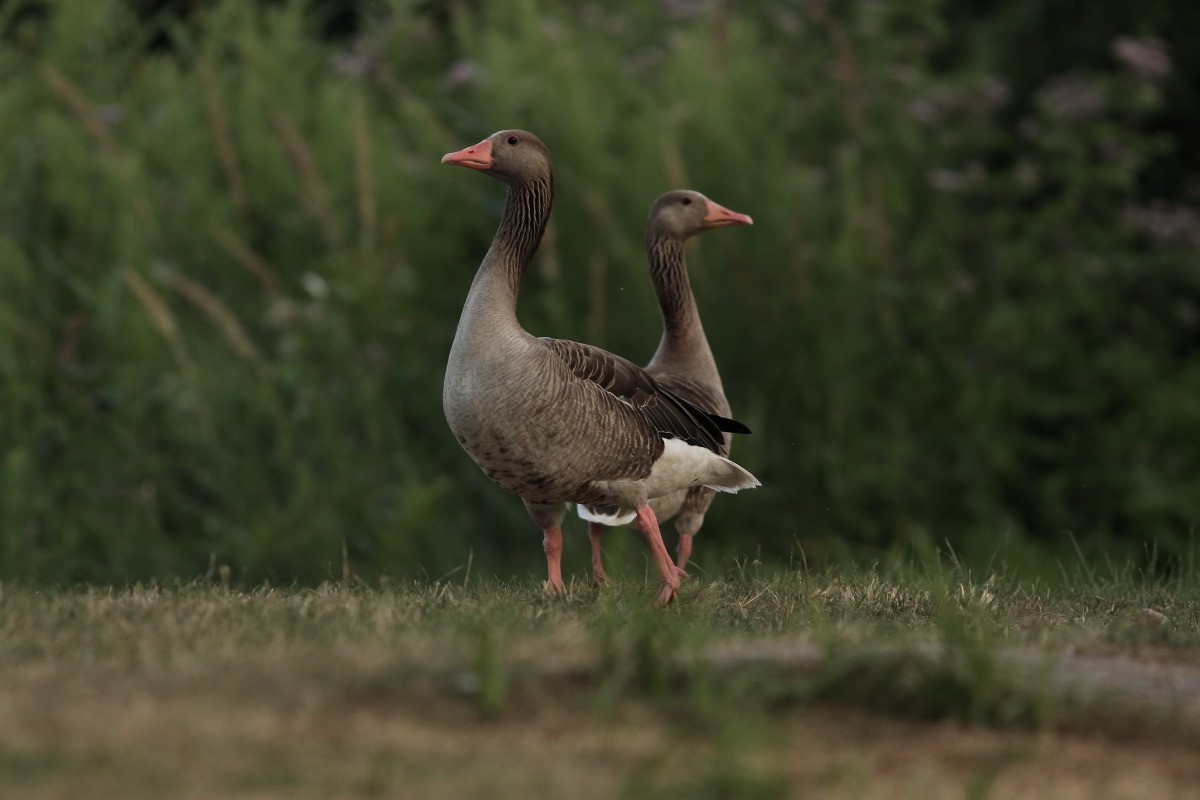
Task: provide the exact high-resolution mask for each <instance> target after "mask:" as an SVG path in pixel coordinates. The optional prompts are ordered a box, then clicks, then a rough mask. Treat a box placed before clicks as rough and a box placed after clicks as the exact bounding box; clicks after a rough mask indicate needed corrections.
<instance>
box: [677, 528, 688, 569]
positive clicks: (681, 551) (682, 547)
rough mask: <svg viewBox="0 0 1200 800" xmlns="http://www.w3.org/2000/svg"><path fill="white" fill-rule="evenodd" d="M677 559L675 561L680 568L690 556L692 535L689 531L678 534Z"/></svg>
mask: <svg viewBox="0 0 1200 800" xmlns="http://www.w3.org/2000/svg"><path fill="white" fill-rule="evenodd" d="M676 553H677V554H678V556H679V560H678V561H676V562H675V563H676V564H678V565H679V568H680V569H683V568H685V567H686V566H687V563H688V559H689V558H691V557H692V535H691V534H690V533H681V534H679V548H678V549H677V550H676Z"/></svg>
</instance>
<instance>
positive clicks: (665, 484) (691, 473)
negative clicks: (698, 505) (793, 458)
mask: <svg viewBox="0 0 1200 800" xmlns="http://www.w3.org/2000/svg"><path fill="white" fill-rule="evenodd" d="M663 445H664V446H663V454H662V456H661V457H660V458H659V459H658V461H655V462H654V466H653V467H652V468H651V470H650V477H649V478H648V479H647V480H646V483H647V484H648V488H650V489H651V491H650V496H651V497H658V496H660V495H664V494H669V493H670V492H673V491H675V490H677V489H684V488H689V487H692V486H707V487H708V488H709V489H714V490H716V491H718V492H731V493H732V492H740V491H741V490H742V489H753V488H754V487H756V486H761V485H762V484H761V483H759V482H758V478H755V477H754V476H753V475H751V474H750V473H749V472H748V471H746V470H745V469H744V468H742V467H740V466H738V465H737V464H735V463H733V462H732V461H730V460H729V459H728V458H724V457H722V456H719V455H717V454H716V453H714V452H713V451H711V450H709V449H708V448H707V447H700V446H699V445H692V444H688V443H687V442H685V441H683V440H682V439H663Z"/></svg>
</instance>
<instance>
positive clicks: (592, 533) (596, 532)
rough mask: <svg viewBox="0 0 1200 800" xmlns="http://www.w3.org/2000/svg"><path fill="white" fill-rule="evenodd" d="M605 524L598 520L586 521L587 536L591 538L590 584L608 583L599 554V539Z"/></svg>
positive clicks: (601, 584)
mask: <svg viewBox="0 0 1200 800" xmlns="http://www.w3.org/2000/svg"><path fill="white" fill-rule="evenodd" d="M607 527H608V526H607V525H601V524H600V523H599V522H589V523H588V536H589V537H591V540H592V585H593V586H603V585H604V584H606V583H608V576H607V575H605V574H604V561H603V558H602V557H601V554H600V539H601V537H603V536H604V529H605V528H607Z"/></svg>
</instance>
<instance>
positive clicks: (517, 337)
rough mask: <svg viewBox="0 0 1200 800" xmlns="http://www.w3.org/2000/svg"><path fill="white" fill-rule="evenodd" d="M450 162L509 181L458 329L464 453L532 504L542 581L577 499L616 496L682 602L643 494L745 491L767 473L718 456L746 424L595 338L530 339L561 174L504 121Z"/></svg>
mask: <svg viewBox="0 0 1200 800" xmlns="http://www.w3.org/2000/svg"><path fill="white" fill-rule="evenodd" d="M442 161H443V163H449V164H456V165H459V166H464V167H468V168H470V169H476V170H479V171H482V172H485V173H487V174H489V175H491V176H492V177H495V178H497V179H499V180H502V181H504V182H505V183H507V184H508V187H509V189H508V198H507V201H506V203H505V207H504V213H503V215H502V217H501V220H500V225H499V228H498V229H497V231H496V235H495V238H494V239H493V240H492V244H491V247H490V248H489V249H488V252H487V255H485V256H484V259H483V263H482V264H480V266H479V270H478V272H477V273H476V275H475V280H474V281H473V282H472V284H471V290H470V292H469V293H468V295H467V300H466V303H465V304H464V305H463V313H462V317H461V318H460V319H459V323H458V330H457V332H456V333H455V336H454V344H453V346H452V347H451V350H450V358H449V361H448V363H447V366H446V379H445V384H444V386H443V390H442V405H443V408H444V410H445V413H446V421H447V422H448V423H449V425H450V429H451V431H453V433H454V435H455V437H456V438H457V439H458V441H459V443H460V444H461V445H462V446H463V449H464V450H466V451H467V453H468V454H469V455H470V456H471V458H472V459H473V460H474V461H475V463H476V464H478V465H479V466H480V468H481V469H483V471H484V472H485V473H486V474H487V475H488V477H490V478H491V479H492V480H494V481H495V482H496V483H498V484H500V486H502V487H503V488H504V489H506V490H508V491H509V492H511V493H513V494H515V495H517V496H518V497H520V498H521V499H522V501H524V503H525V507H526V509H527V510H528V511H529V514H530V516H532V517H533V519H534V521H535V522H536V523H537V525H538V527H539V528H541V529H542V533H543V547H544V548H545V551H546V563H547V572H548V576H549V577H548V580H547V589H548V590H549V591H551V592H556V593H557V592H561V591H563V589H564V585H563V581H562V574H561V567H560V557H561V552H562V532H561V528H560V525H561V522H562V518H563V515H564V514H565V512H566V508H567V504H568V503H585V504H590V505H598V506H611V507H615V508H617V509H619V510H620V511H621V512H628V513H633V514H635V515H636V516H637V518H638V519H639V520H640V522H641V526H642V528H643V532H644V533H645V534H646V537H647V539H648V541H649V542H650V545H651V551H652V553H653V554H654V558H655V562H656V564H657V566H658V569H659V574H660V576H661V577H662V581H663V585H662V589H661V590H660V591H659V594H658V600H659V602H663V603H667V602H670V601H671V600H673V599H674V598H675V594H676V591H677V590H678V588H679V575H680V570H678V569H677V568H676V567H675V566H674V565H673V564H672V563H671V559H670V556H668V555H667V554H666V548H665V547H664V546H663V544H662V536H661V534H660V533H659V530H658V526H657V523H656V522H655V520H654V515H653V512H652V511H651V510H650V508H649V505H648V501H649V500H650V499H651V498H653V497H659V496H662V495H666V494H669V493H671V492H674V491H678V490H680V489H687V488H691V487H693V486H701V485H705V486H710V487H712V488H714V489H717V490H720V491H738V490H739V489H742V488H748V487H751V486H757V485H758V481H757V480H755V478H754V476H753V475H751V474H750V473H748V472H746V470H744V469H742V468H741V467H739V466H738V465H736V464H734V463H733V462H732V461H729V460H728V459H726V458H724V457H722V456H720V455H719V454H718V453H719V451H721V449H722V447H723V445H724V437H723V435H722V431H725V430H738V429H740V427H741V426H740V425H739V424H738V423H736V422H734V421H732V420H728V419H725V418H724V417H723V416H721V415H714V414H710V413H706V412H705V411H703V410H702V409H700V408H699V407H697V406H696V405H695V404H694V403H692V402H690V401H689V400H687V399H685V398H683V397H681V396H679V395H678V394H676V393H675V392H673V391H671V390H669V389H667V388H665V387H663V386H662V385H661V384H660V383H659V382H658V381H657V380H656V379H655V378H654V377H652V375H651V374H650V373H649V372H647V371H645V370H643V369H641V368H640V367H638V366H637V365H636V364H634V363H632V362H630V361H627V360H625V359H623V358H620V357H619V356H615V355H613V354H611V353H607V352H605V351H603V350H600V349H599V348H595V347H591V346H589V345H584V344H579V343H577V342H567V341H562V340H558V339H545V338H541V339H539V338H535V337H533V336H531V335H530V334H529V333H527V332H526V331H525V330H524V329H523V328H522V327H521V325H520V323H519V322H518V321H517V316H516V304H517V292H518V290H519V287H520V282H521V277H522V276H523V275H524V273H525V270H526V269H527V268H528V266H529V262H530V261H531V259H532V258H533V254H534V251H535V250H536V249H537V246H538V243H539V242H540V240H541V236H542V233H543V231H544V230H545V227H546V220H547V219H548V217H549V214H550V206H551V204H552V202H553V170H552V167H551V162H550V154H549V152H548V151H547V149H546V146H545V145H544V144H543V143H542V142H541V140H539V139H538V138H537V137H536V136H534V135H533V134H531V133H527V132H525V131H517V130H509V131H500V132H499V133H495V134H493V135H492V136H490V137H488V138H487V139H484V140H483V141H482V142H480V143H479V144H477V145H473V146H472V147H468V148H465V149H463V150H460V151H457V152H455V153H448V154H447V155H446V156H445V157H444V158H443V159H442Z"/></svg>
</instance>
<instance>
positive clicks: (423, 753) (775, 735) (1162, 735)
mask: <svg viewBox="0 0 1200 800" xmlns="http://www.w3.org/2000/svg"><path fill="white" fill-rule="evenodd" d="M650 588H651V587H650V585H649V584H648V583H643V581H642V580H641V579H640V578H637V577H632V576H628V575H626V576H624V577H623V578H622V580H621V582H620V583H619V584H618V585H617V586H609V587H605V588H604V589H601V590H593V589H592V588H590V587H589V586H587V585H586V584H585V583H583V582H582V581H577V582H576V583H574V584H572V585H571V587H570V592H569V594H568V596H567V597H566V598H564V599H551V598H546V597H544V596H543V595H542V594H541V592H540V589H539V587H538V585H537V584H536V583H535V582H534V581H533V580H532V579H527V580H514V581H509V582H496V581H484V582H478V581H472V580H471V579H469V578H467V577H465V576H462V575H459V576H454V577H453V578H452V579H451V580H449V581H446V580H443V581H440V582H439V581H423V582H406V583H396V582H392V583H389V582H384V583H382V584H379V585H373V586H367V585H364V584H362V583H360V582H357V581H356V580H354V579H351V580H348V581H343V582H340V583H329V584H326V585H323V586H321V587H318V588H315V589H303V588H275V587H266V586H264V587H258V588H254V589H249V590H246V589H239V588H237V587H233V586H224V585H221V583H220V581H219V580H218V581H216V582H215V583H210V582H206V581H197V582H194V583H189V584H181V585H176V586H162V587H158V586H142V587H131V588H124V589H98V588H80V589H70V590H61V591H36V590H33V589H28V588H21V587H13V586H5V587H4V588H3V590H2V591H3V593H2V595H0V598H2V599H0V719H3V720H4V725H3V726H2V727H0V796H3V797H21V798H57V797H63V798H66V797H84V796H86V797H90V798H102V797H121V798H143V797H144V798H151V797H153V798H161V797H197V798H199V797H206V798H207V797H217V796H220V797H254V798H276V797H278V798H285V797H286V798H296V797H323V798H324V797H393V796H396V797H399V796H403V797H489V798H525V797H532V796H538V795H541V796H546V797H573V798H591V797H630V798H632V797H662V798H667V797H680V796H685V795H686V796H689V797H694V798H705V797H712V798H717V797H749V798H786V797H806V796H821V797H856V798H857V797H889V798H892V797H921V798H935V797H955V798H958V797H987V796H991V797H1038V798H1045V797H1088V798H1093V797H1200V759H1196V758H1195V752H1196V748H1197V745H1200V633H1198V630H1200V624H1198V623H1200V591H1198V590H1197V587H1196V585H1195V582H1194V580H1192V578H1191V577H1190V576H1185V577H1177V578H1172V579H1146V578H1143V577H1140V576H1135V575H1134V574H1133V573H1127V574H1115V573H1114V574H1113V575H1111V576H1109V577H1100V576H1097V575H1096V574H1094V573H1086V572H1079V573H1078V574H1074V575H1068V576H1064V579H1063V581H1061V582H1060V583H1058V584H1057V585H1049V584H1029V583H1022V582H1019V581H1016V580H1010V579H1007V578H1005V577H1003V576H985V577H973V576H971V575H970V574H968V573H966V572H965V571H963V570H961V569H959V568H956V567H953V566H947V565H944V564H943V563H942V562H936V563H934V564H933V565H932V566H928V565H927V566H926V567H923V568H911V567H910V568H905V569H888V568H874V569H864V570H856V569H851V568H843V569H840V570H837V569H835V570H832V571H829V572H822V573H810V572H807V571H804V570H796V571H769V570H764V571H762V572H759V570H758V569H757V568H756V567H755V566H754V565H746V564H739V565H737V566H735V567H734V568H733V569H731V570H730V571H729V572H728V573H727V574H725V575H722V576H712V575H709V576H695V577H693V578H692V579H690V580H689V581H687V582H686V583H685V587H684V591H683V593H682V596H681V598H680V602H679V603H678V604H677V605H675V606H674V607H671V608H668V609H665V610H655V609H652V608H650V607H649V604H648V602H647V598H648V596H649V590H650Z"/></svg>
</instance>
